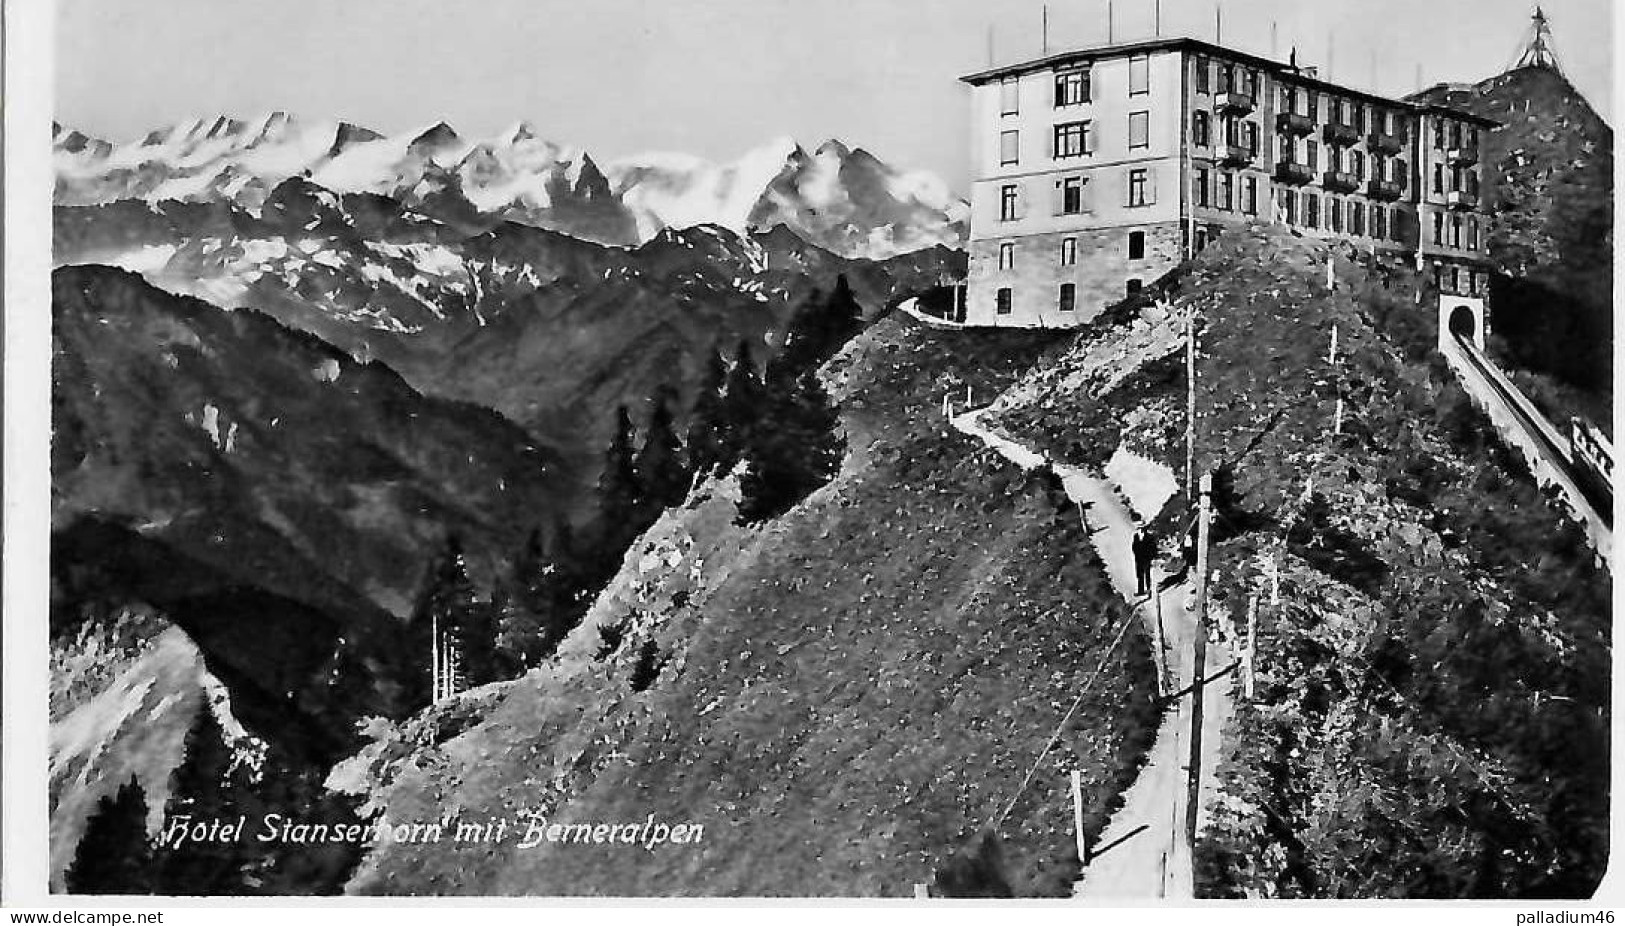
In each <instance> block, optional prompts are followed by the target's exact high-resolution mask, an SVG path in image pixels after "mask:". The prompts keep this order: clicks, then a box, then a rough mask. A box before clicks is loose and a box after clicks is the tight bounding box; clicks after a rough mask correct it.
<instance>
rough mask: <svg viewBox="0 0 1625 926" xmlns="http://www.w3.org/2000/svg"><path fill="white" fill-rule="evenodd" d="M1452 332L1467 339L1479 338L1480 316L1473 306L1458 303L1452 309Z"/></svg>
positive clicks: (1474, 339)
mask: <svg viewBox="0 0 1625 926" xmlns="http://www.w3.org/2000/svg"><path fill="white" fill-rule="evenodd" d="M1450 333H1451V334H1453V335H1456V336H1457V337H1460V338H1462V339H1463V340H1467V341H1476V340H1477V338H1478V318H1477V316H1476V315H1475V314H1474V312H1473V309H1472V306H1466V305H1458V306H1456V307H1455V308H1453V309H1451V310H1450Z"/></svg>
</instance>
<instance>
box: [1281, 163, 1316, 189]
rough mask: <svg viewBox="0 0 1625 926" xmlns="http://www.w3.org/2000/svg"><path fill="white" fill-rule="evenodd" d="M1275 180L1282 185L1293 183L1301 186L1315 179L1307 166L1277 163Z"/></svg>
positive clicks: (1313, 173)
mask: <svg viewBox="0 0 1625 926" xmlns="http://www.w3.org/2000/svg"><path fill="white" fill-rule="evenodd" d="M1275 179H1277V180H1279V181H1281V182H1282V183H1295V184H1298V185H1300V186H1301V185H1303V184H1305V183H1308V182H1310V181H1311V180H1314V179H1315V172H1314V171H1312V170H1310V169H1309V165H1307V164H1299V163H1297V162H1296V161H1278V162H1276V165H1275Z"/></svg>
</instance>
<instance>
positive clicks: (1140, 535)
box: [1129, 521, 1157, 597]
mask: <svg viewBox="0 0 1625 926" xmlns="http://www.w3.org/2000/svg"><path fill="white" fill-rule="evenodd" d="M1129 549H1131V550H1132V551H1133V552H1134V583H1135V594H1136V595H1139V596H1141V597H1144V596H1147V595H1150V594H1151V560H1152V559H1153V558H1155V556H1156V551H1157V545H1156V542H1155V541H1153V540H1152V539H1151V535H1150V534H1148V533H1146V530H1145V526H1144V525H1143V524H1140V523H1139V522H1138V521H1136V522H1135V525H1134V539H1133V540H1132V541H1130V543H1129Z"/></svg>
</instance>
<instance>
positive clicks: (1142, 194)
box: [1128, 167, 1157, 206]
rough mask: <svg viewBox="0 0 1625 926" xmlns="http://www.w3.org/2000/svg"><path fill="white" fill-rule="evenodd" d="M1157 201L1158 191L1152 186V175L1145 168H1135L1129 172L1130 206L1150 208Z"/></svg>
mask: <svg viewBox="0 0 1625 926" xmlns="http://www.w3.org/2000/svg"><path fill="white" fill-rule="evenodd" d="M1156 201H1157V193H1156V190H1155V189H1153V188H1152V186H1151V174H1150V172H1149V171H1147V170H1146V169H1145V168H1144V167H1135V168H1132V169H1131V170H1129V172H1128V205H1129V206H1149V205H1151V204H1153V203H1155V202H1156Z"/></svg>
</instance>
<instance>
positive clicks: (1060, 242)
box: [959, 38, 1495, 327]
mask: <svg viewBox="0 0 1625 926" xmlns="http://www.w3.org/2000/svg"><path fill="white" fill-rule="evenodd" d="M962 79H963V80H964V81H965V82H966V83H968V84H970V85H971V87H972V106H973V114H972V125H973V132H974V137H973V142H972V174H973V178H974V180H973V184H972V191H971V233H970V272H969V278H968V285H967V292H966V298H965V301H964V304H963V308H962V309H961V310H960V315H961V317H960V319H959V320H961V321H963V322H964V323H966V324H971V325H1009V326H1026V327H1033V326H1043V327H1063V326H1069V325H1077V324H1082V323H1084V322H1087V321H1088V320H1089V319H1091V318H1093V317H1094V316H1095V315H1096V314H1097V313H1098V312H1099V311H1100V310H1101V309H1103V308H1104V307H1106V306H1107V305H1110V304H1112V303H1114V302H1117V301H1119V300H1121V299H1122V298H1123V297H1124V296H1125V295H1128V294H1132V293H1134V292H1136V291H1137V290H1139V289H1140V288H1141V287H1144V286H1148V285H1150V284H1152V283H1153V282H1155V281H1156V280H1157V279H1158V278H1160V277H1162V276H1163V275H1164V274H1166V273H1167V272H1168V271H1170V270H1172V269H1173V268H1174V267H1175V266H1177V265H1178V264H1179V263H1180V262H1181V261H1182V260H1184V259H1185V258H1186V257H1188V256H1189V255H1191V254H1193V253H1195V252H1196V251H1199V250H1201V249H1202V247H1204V246H1205V245H1206V243H1207V242H1208V241H1210V240H1212V239H1213V238H1214V237H1215V236H1217V235H1219V234H1221V233H1222V231H1223V229H1224V228H1225V227H1226V226H1228V225H1235V224H1240V223H1247V222H1266V223H1276V224H1281V225H1288V226H1291V227H1293V228H1295V229H1297V230H1299V231H1300V232H1301V233H1303V234H1305V235H1310V236H1315V237H1322V238H1341V239H1346V240H1349V241H1355V242H1359V243H1361V244H1364V245H1368V246H1370V247H1372V248H1375V249H1386V250H1391V251H1396V252H1402V253H1404V254H1406V255H1415V256H1418V257H1419V258H1420V260H1421V261H1422V262H1423V264H1424V265H1425V266H1430V267H1432V270H1433V273H1434V274H1435V280H1436V281H1437V283H1438V285H1439V288H1440V290H1441V292H1443V293H1449V294H1455V295H1461V296H1465V297H1477V296H1481V295H1482V294H1483V293H1484V292H1485V291H1486V290H1487V282H1488V277H1487V272H1486V266H1487V265H1486V264H1485V262H1484V248H1485V239H1486V231H1487V221H1486V215H1485V212H1484V205H1483V204H1484V202H1485V200H1486V196H1485V192H1484V190H1483V184H1482V179H1481V171H1480V167H1479V163H1478V142H1479V137H1480V135H1481V134H1483V133H1484V132H1486V131H1488V130H1489V129H1491V128H1493V127H1494V125H1495V123H1493V122H1491V121H1489V120H1485V119H1482V118H1479V117H1477V116H1473V115H1471V114H1468V113H1463V112H1458V111H1454V110H1450V109H1446V108H1443V107H1438V106H1421V105H1417V104H1414V103H1410V102H1406V101H1401V100H1393V99H1387V98H1384V97H1380V96H1376V95H1373V94H1370V93H1366V92H1363V91H1359V90H1354V89H1350V88H1347V87H1341V86H1338V85H1336V84H1332V83H1330V82H1327V81H1324V80H1321V79H1319V78H1318V77H1317V76H1316V75H1315V73H1314V72H1313V71H1312V70H1310V69H1307V68H1298V67H1294V66H1292V65H1289V64H1284V63H1281V62H1278V61H1272V60H1269V59H1265V58H1260V57H1258V56H1255V55H1250V54H1247V53H1244V52H1239V51H1235V50H1233V49H1228V48H1223V47H1220V46H1218V45H1214V44H1211V43H1208V42H1203V41H1200V40H1196V39H1190V38H1180V39H1159V40H1155V41H1146V42H1136V43H1130V44H1119V45H1112V46H1107V47H1101V48H1091V49H1083V50H1079V51H1071V52H1066V53H1063V54H1058V55H1051V56H1048V57H1045V58H1041V59H1038V60H1034V61H1029V62H1026V63H1023V64H1015V65H1010V66H1006V67H999V68H994V69H992V70H988V71H983V72H981V73H978V74H972V75H970V76H967V77H964V78H962Z"/></svg>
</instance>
